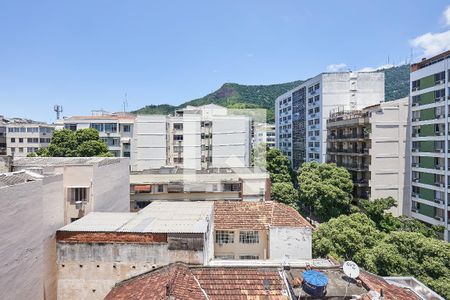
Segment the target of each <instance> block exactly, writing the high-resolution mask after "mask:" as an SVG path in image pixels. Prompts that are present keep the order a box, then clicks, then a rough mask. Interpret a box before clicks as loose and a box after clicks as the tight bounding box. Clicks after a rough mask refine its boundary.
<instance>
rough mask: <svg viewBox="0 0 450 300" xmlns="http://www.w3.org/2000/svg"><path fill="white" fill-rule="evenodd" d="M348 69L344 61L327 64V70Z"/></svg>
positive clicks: (341, 70)
mask: <svg viewBox="0 0 450 300" xmlns="http://www.w3.org/2000/svg"><path fill="white" fill-rule="evenodd" d="M343 71H348V66H347V65H346V64H344V63H340V64H332V65H328V66H327V72H343Z"/></svg>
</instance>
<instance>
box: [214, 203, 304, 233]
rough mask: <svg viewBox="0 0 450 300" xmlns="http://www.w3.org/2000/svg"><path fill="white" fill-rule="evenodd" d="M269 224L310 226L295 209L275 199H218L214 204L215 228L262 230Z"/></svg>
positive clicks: (274, 225) (273, 225) (277, 225)
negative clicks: (236, 200) (259, 200)
mask: <svg viewBox="0 0 450 300" xmlns="http://www.w3.org/2000/svg"><path fill="white" fill-rule="evenodd" d="M270 226H272V227H308V228H312V226H311V224H309V222H308V221H307V220H306V219H305V218H303V217H302V216H301V215H300V214H299V213H298V212H297V211H296V210H295V209H293V208H292V207H290V206H288V205H285V204H283V203H279V202H275V201H265V202H235V201H218V202H216V203H215V204H214V227H215V229H218V230H228V229H253V230H264V229H268V228H269V227H270Z"/></svg>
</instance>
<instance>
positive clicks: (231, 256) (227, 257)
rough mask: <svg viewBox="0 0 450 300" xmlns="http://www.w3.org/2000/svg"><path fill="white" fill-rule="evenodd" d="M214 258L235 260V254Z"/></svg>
mask: <svg viewBox="0 0 450 300" xmlns="http://www.w3.org/2000/svg"><path fill="white" fill-rule="evenodd" d="M214 258H215V259H234V255H233V254H229V255H215V256H214Z"/></svg>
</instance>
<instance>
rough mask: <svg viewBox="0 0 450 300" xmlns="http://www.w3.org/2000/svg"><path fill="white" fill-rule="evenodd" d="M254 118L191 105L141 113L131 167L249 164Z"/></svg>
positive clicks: (234, 165) (218, 166)
mask: <svg viewBox="0 0 450 300" xmlns="http://www.w3.org/2000/svg"><path fill="white" fill-rule="evenodd" d="M250 153H251V120H250V117H247V116H243V115H233V114H230V113H229V112H228V110H227V109H226V108H224V107H221V106H218V105H214V104H208V105H204V106H200V107H193V106H188V107H186V108H184V109H181V110H178V111H176V112H175V114H174V115H172V116H161V115H139V116H137V117H136V121H135V126H134V142H133V145H132V158H131V170H132V171H143V170H148V169H158V168H160V167H162V166H176V167H180V168H185V169H196V170H201V169H208V168H226V167H249V166H250Z"/></svg>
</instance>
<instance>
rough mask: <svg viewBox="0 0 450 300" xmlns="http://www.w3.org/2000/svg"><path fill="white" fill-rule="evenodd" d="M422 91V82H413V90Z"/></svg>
mask: <svg viewBox="0 0 450 300" xmlns="http://www.w3.org/2000/svg"><path fill="white" fill-rule="evenodd" d="M419 89H420V80H414V81H413V82H412V90H413V91H415V90H419Z"/></svg>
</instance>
